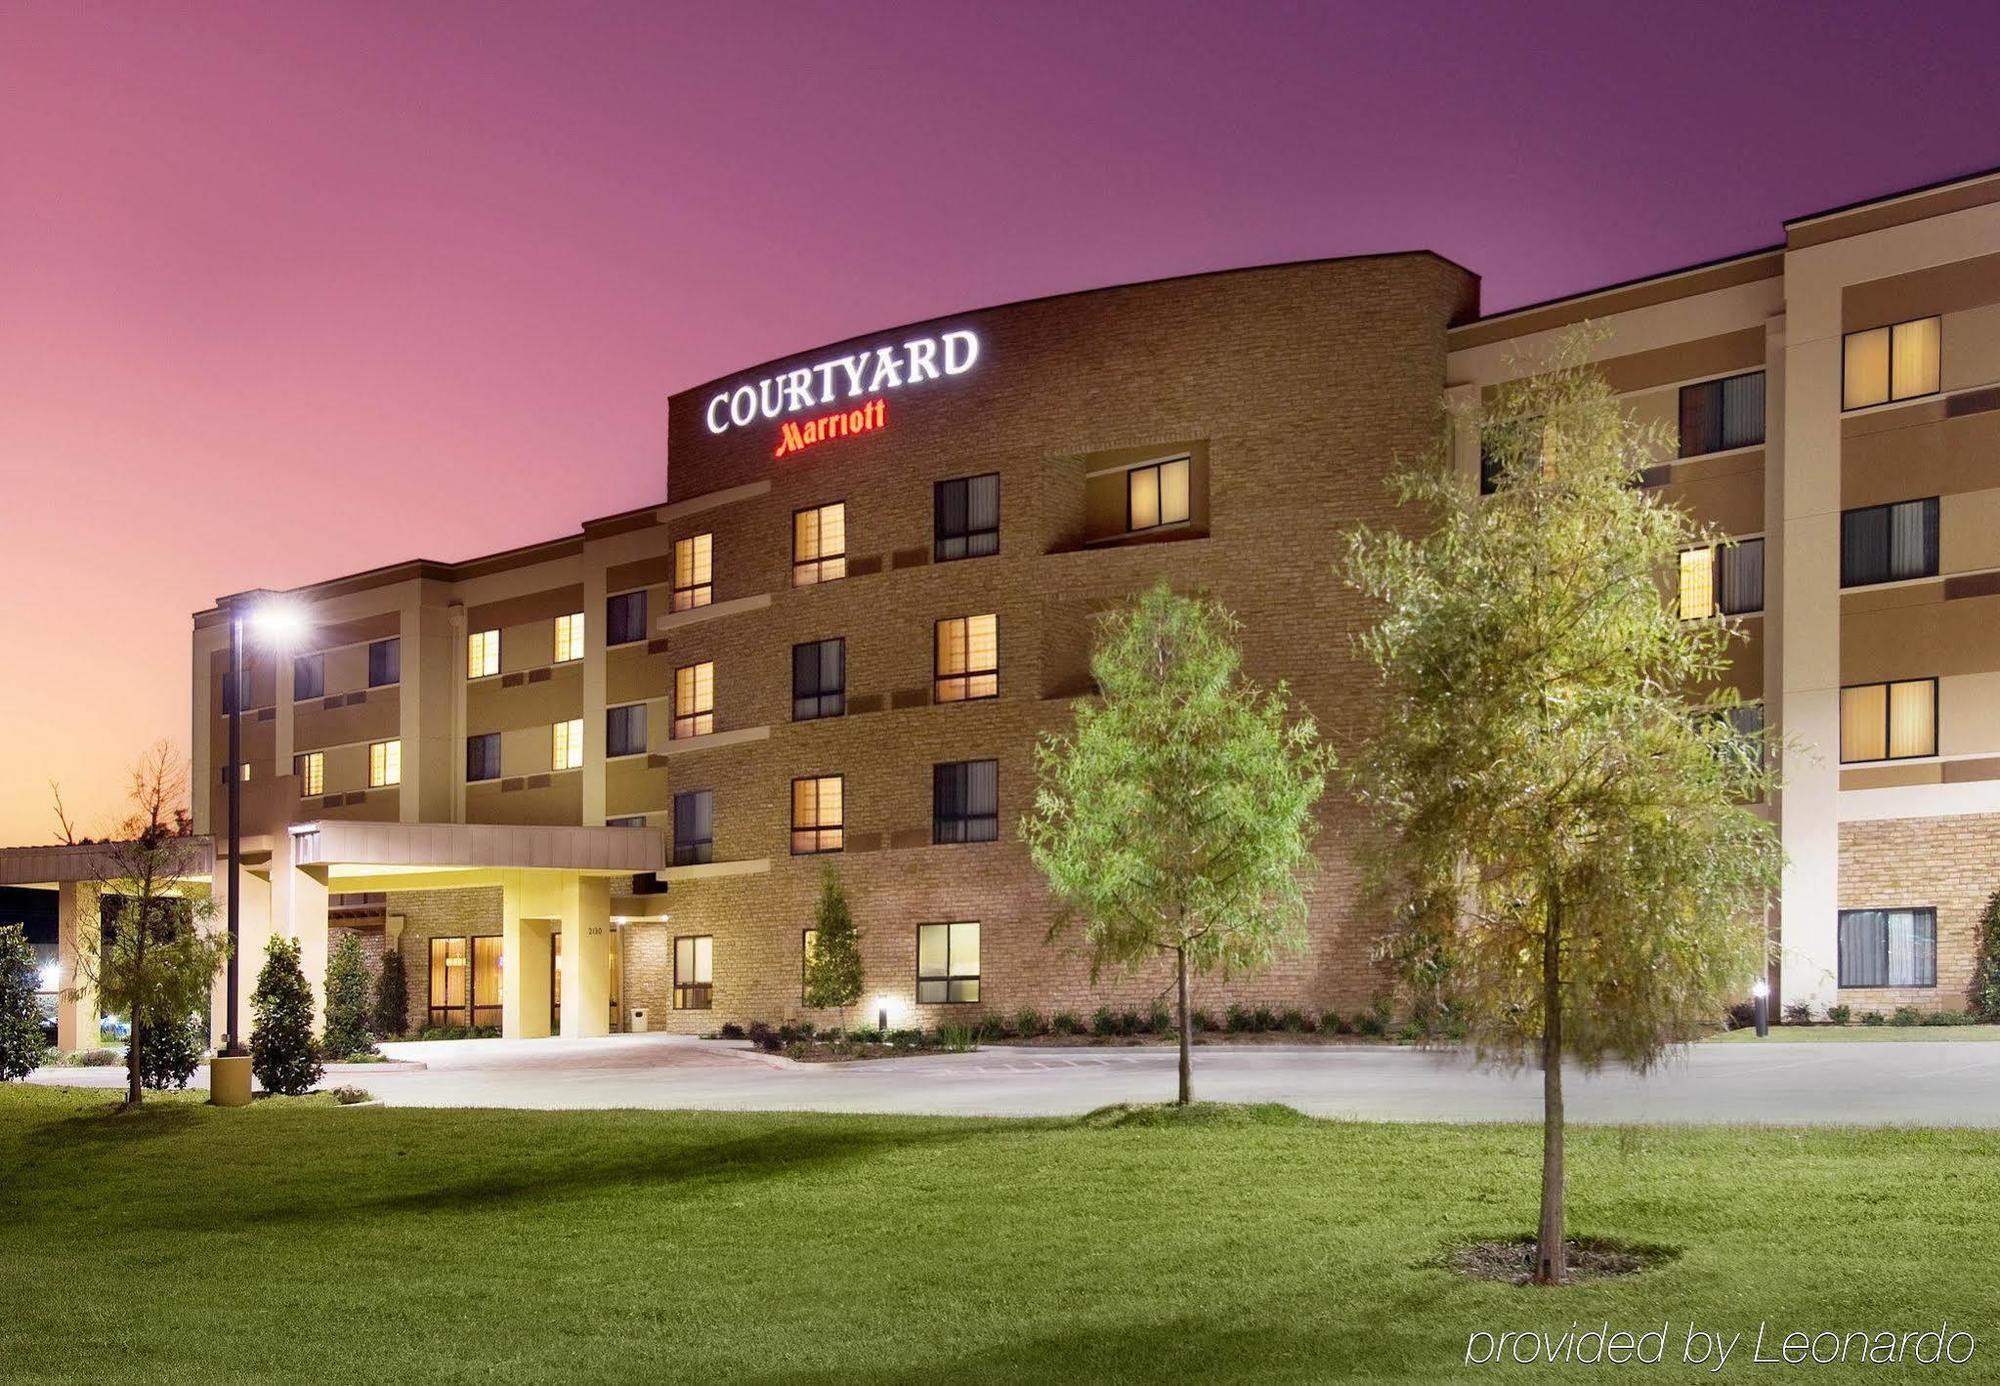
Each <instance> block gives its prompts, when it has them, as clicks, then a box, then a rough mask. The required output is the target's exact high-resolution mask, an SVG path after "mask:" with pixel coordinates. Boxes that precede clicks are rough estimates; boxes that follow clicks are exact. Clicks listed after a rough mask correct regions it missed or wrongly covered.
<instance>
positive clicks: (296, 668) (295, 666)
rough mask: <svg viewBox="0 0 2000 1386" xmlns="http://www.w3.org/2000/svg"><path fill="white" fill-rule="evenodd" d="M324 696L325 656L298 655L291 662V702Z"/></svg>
mask: <svg viewBox="0 0 2000 1386" xmlns="http://www.w3.org/2000/svg"><path fill="white" fill-rule="evenodd" d="M325 696H326V656H325V655H318V654H309V655H300V656H299V657H298V658H296V659H294V660H293V661H292V701H293V702H295V703H298V702H304V701H305V700H306V699H308V698H324V697H325Z"/></svg>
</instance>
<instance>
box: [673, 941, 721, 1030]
mask: <svg viewBox="0 0 2000 1386" xmlns="http://www.w3.org/2000/svg"><path fill="white" fill-rule="evenodd" d="M714 984H715V938H714V936H713V935H711V934H696V935H682V936H681V937H680V938H677V939H675V940H674V1009H675V1010H677V1011H705V1010H708V1009H709V1008H710V1007H711V1006H713V1005H714V1002H715V985H714Z"/></svg>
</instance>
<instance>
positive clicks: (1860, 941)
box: [1839, 909, 1937, 987]
mask: <svg viewBox="0 0 2000 1386" xmlns="http://www.w3.org/2000/svg"><path fill="white" fill-rule="evenodd" d="M1839 955H1840V956H1839V963H1840V985H1841V986H1843V987H1934V986H1936V985H1937V911H1936V910H1935V909H1916V910H1842V911H1841V912H1840V940H1839Z"/></svg>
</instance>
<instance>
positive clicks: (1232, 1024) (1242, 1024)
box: [1224, 1002, 1251, 1035]
mask: <svg viewBox="0 0 2000 1386" xmlns="http://www.w3.org/2000/svg"><path fill="white" fill-rule="evenodd" d="M1224 1024H1226V1025H1227V1026H1228V1027H1229V1033H1230V1034H1232V1035H1241V1034H1245V1033H1247V1032H1248V1031H1249V1029H1250V1024H1251V1021H1250V1011H1249V1008H1248V1007H1246V1006H1244V1005H1243V1004H1242V1003H1240V1002H1238V1003H1236V1004H1233V1005H1231V1006H1230V1008H1229V1015H1228V1018H1227V1019H1226V1020H1225V1021H1224Z"/></svg>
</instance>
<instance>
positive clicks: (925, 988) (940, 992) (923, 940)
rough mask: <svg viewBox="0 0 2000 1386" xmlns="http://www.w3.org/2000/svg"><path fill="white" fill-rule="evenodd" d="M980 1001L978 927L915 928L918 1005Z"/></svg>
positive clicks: (944, 1004)
mask: <svg viewBox="0 0 2000 1386" xmlns="http://www.w3.org/2000/svg"><path fill="white" fill-rule="evenodd" d="M977 1000H979V925H978V924H977V923H976V922H973V923H965V922H958V923H951V924H919V925H917V1004H918V1005H919V1006H946V1005H957V1004H960V1003H963V1002H975V1001H977Z"/></svg>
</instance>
